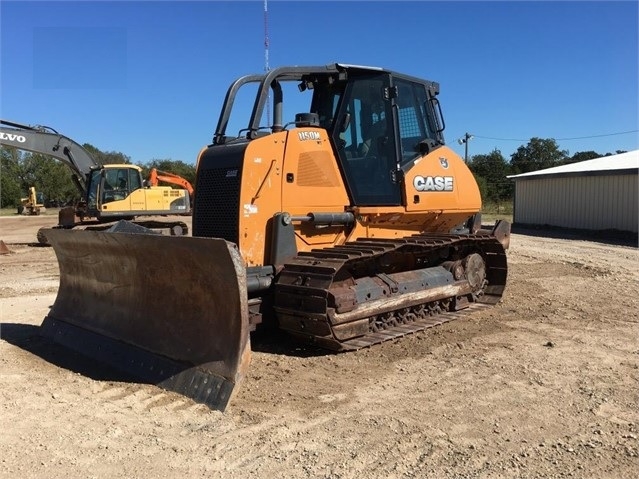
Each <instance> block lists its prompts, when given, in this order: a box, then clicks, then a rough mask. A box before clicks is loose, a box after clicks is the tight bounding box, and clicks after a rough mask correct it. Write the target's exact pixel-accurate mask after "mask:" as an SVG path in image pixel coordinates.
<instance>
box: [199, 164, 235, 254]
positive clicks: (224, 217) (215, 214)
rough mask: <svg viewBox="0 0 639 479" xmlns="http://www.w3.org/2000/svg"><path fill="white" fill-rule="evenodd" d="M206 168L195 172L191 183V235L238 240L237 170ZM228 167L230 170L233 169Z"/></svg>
mask: <svg viewBox="0 0 639 479" xmlns="http://www.w3.org/2000/svg"><path fill="white" fill-rule="evenodd" d="M233 170H234V174H229V168H228V167H224V168H210V169H206V170H201V171H200V172H199V173H198V180H197V183H196V186H195V192H196V200H195V207H194V212H193V236H205V237H210V238H224V239H225V240H227V241H231V242H233V243H236V244H237V243H238V236H239V235H238V221H239V204H240V178H241V177H242V175H241V171H238V169H237V168H235V169H233ZM233 170H231V171H233Z"/></svg>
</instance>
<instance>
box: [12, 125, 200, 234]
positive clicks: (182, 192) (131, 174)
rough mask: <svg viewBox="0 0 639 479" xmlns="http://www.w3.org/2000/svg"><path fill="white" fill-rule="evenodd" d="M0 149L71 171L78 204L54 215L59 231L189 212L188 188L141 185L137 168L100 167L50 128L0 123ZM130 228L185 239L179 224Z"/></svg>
mask: <svg viewBox="0 0 639 479" xmlns="http://www.w3.org/2000/svg"><path fill="white" fill-rule="evenodd" d="M0 145H2V146H8V147H13V148H17V149H19V150H24V151H29V152H32V153H39V154H43V155H47V156H51V157H53V158H55V159H57V160H59V161H61V162H62V163H64V164H65V165H66V166H67V167H69V168H70V169H71V171H72V180H73V183H74V184H75V186H76V187H77V189H78V191H79V193H80V196H81V200H80V202H78V203H77V204H76V206H75V207H69V208H63V209H62V210H60V213H59V216H58V220H59V221H58V223H59V224H58V227H59V228H67V229H68V228H73V227H76V226H80V225H90V224H99V225H101V226H93V228H95V229H105V228H107V227H108V223H111V224H112V223H114V222H116V221H119V220H133V219H134V218H137V217H141V216H142V217H144V216H157V215H185V214H190V212H191V195H192V192H193V191H192V188H191V190H190V191H187V189H184V188H180V189H174V188H171V187H169V186H158V183H157V180H156V181H155V183H154V184H151V183H150V182H147V183H146V184H145V183H144V180H143V178H142V168H140V167H139V166H137V165H131V164H107V165H100V164H98V162H97V161H96V160H95V159H94V158H93V157H92V156H91V154H90V153H89V152H88V151H87V150H86V149H85V148H83V147H82V146H81V145H79V144H78V143H76V142H75V141H73V140H72V139H70V138H68V137H66V136H64V135H61V134H59V133H58V132H57V131H56V130H54V129H53V128H50V127H44V126H29V125H24V124H21V123H16V122H13V121H8V120H0ZM178 178H179V177H178ZM180 179H181V178H180ZM184 181H186V180H184ZM176 182H177V181H176V180H174V181H173V183H176ZM187 183H188V182H187ZM188 187H190V184H189V185H188ZM135 223H136V224H137V225H139V226H143V227H147V228H153V229H166V230H168V232H169V233H170V234H171V235H186V234H188V226H187V224H186V223H185V222H183V221H169V220H167V221H156V220H146V221H145V220H136V221H135ZM38 240H39V241H40V242H41V243H45V244H46V242H47V238H46V235H45V234H44V230H41V231H39V232H38Z"/></svg>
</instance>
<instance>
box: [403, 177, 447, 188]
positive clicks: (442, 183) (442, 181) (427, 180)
mask: <svg viewBox="0 0 639 479" xmlns="http://www.w3.org/2000/svg"><path fill="white" fill-rule="evenodd" d="M413 186H414V187H415V189H416V190H417V191H453V177H452V176H416V177H415V179H414V180H413Z"/></svg>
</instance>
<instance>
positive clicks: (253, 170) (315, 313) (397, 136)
mask: <svg viewBox="0 0 639 479" xmlns="http://www.w3.org/2000/svg"><path fill="white" fill-rule="evenodd" d="M246 88H249V90H248V91H249V92H255V99H254V102H253V105H252V109H251V111H246V112H242V107H241V106H239V105H240V102H237V103H238V105H236V102H235V100H236V98H237V97H238V92H239V91H240V90H243V89H246ZM243 91H245V90H243ZM285 93H286V94H285ZM438 94H439V84H438V83H436V82H432V81H427V80H423V79H420V78H417V77H413V76H410V75H406V74H402V73H397V72H394V71H391V70H387V69H383V68H378V67H367V66H358V65H348V64H338V63H335V64H329V65H326V66H308V67H304V66H290V67H279V68H274V69H272V70H270V71H268V72H267V73H264V74H258V75H247V76H243V77H240V78H238V79H237V80H236V81H234V82H233V83H232V84H231V85H230V87H229V89H228V91H227V93H226V97H225V99H224V103H223V105H222V109H221V112H220V116H219V120H218V123H217V128H216V130H215V133H214V135H213V140H212V142H211V143H210V144H209V145H207V146H206V147H204V148H203V149H202V150H201V152H200V154H199V157H198V162H197V165H198V166H197V175H196V178H197V179H196V182H195V189H196V191H197V201H196V202H195V205H194V209H193V232H192V236H191V237H171V236H161V235H153V234H149V232H148V231H146V230H144V229H137V228H134V227H133V226H132V225H130V224H128V223H127V222H121V224H120V225H119V226H118V227H116V228H113V229H112V230H110V231H74V230H60V229H59V230H52V231H50V232H47V235H49V234H50V240H51V242H52V244H53V247H54V249H55V252H56V255H57V258H58V263H59V267H60V287H59V290H58V294H57V298H56V300H55V303H54V305H53V307H52V308H51V310H50V312H49V314H48V315H47V316H46V317H45V318H44V320H43V323H42V325H41V331H42V334H43V335H44V336H45V337H48V338H51V339H52V340H53V341H55V342H56V343H58V344H61V345H63V346H66V347H69V348H72V349H74V350H75V351H78V352H80V353H82V354H84V355H87V356H90V357H92V358H95V359H97V360H99V361H102V362H104V363H106V364H109V365H110V366H112V367H115V368H117V369H119V370H122V371H125V372H126V373H128V375H134V376H135V377H137V378H139V379H140V380H141V381H143V382H151V383H153V384H156V385H158V386H160V387H162V388H164V389H168V390H172V391H177V392H179V393H180V394H182V395H185V396H188V397H190V398H192V399H193V400H195V401H197V402H200V403H204V404H207V405H208V406H209V407H211V408H214V409H218V410H221V411H224V410H225V409H226V408H227V406H228V405H229V404H230V403H231V402H232V398H233V396H234V394H235V393H236V392H237V390H238V386H239V385H240V384H241V381H242V378H243V377H244V376H245V375H246V372H247V370H248V367H249V364H250V356H251V336H254V334H252V333H253V331H257V330H259V329H262V328H266V327H270V328H276V329H274V331H276V332H277V333H276V334H281V335H282V336H281V337H282V338H284V337H285V336H286V337H291V338H293V339H294V340H299V341H301V342H303V343H305V344H310V345H313V346H312V347H319V348H323V349H325V350H326V351H327V354H331V353H332V352H333V353H334V352H344V351H353V350H358V349H360V348H367V347H375V345H377V344H379V343H382V342H384V341H389V340H400V339H398V338H401V337H402V336H404V335H407V334H412V333H417V332H419V331H423V330H425V329H427V328H431V327H433V326H436V325H438V324H442V323H444V322H447V321H451V320H453V319H456V318H460V317H463V316H464V315H467V314H469V313H471V312H473V311H476V310H478V309H481V308H485V307H491V306H492V305H494V304H496V303H498V302H499V301H500V299H501V297H502V295H503V292H504V289H505V285H506V279H507V259H506V251H507V249H508V246H509V241H510V224H509V223H508V222H505V221H497V222H495V224H494V225H491V226H487V227H485V226H484V225H482V222H481V214H480V211H481V205H482V202H481V197H480V192H479V188H478V186H477V183H476V181H475V179H474V177H473V175H472V173H471V172H470V170H469V169H468V167H467V166H466V164H465V163H464V161H463V159H461V158H460V157H459V156H458V155H457V154H456V153H455V152H454V151H453V150H452V149H450V148H449V147H447V146H446V145H445V142H444V137H443V131H444V119H443V115H442V111H441V106H440V102H439V100H438V98H437V96H438ZM302 99H306V100H302ZM242 105H244V103H242ZM271 108H272V117H271V116H270V115H269V112H270V110H271ZM238 109H239V111H236V110H238ZM265 110H266V114H265ZM291 110H292V111H296V112H300V111H301V112H300V113H296V114H293V115H290V116H287V115H289V114H290V113H286V114H285V111H286V112H290V111H291ZM232 112H233V113H234V116H233V118H238V115H237V114H238V113H239V118H242V119H243V122H242V123H239V124H238V125H237V126H235V127H234V128H237V130H235V129H233V130H232V129H231V126H230V125H231V124H232V123H231V113H232ZM242 113H244V114H242ZM285 119H287V120H290V121H285ZM165 271H171V276H170V280H169V278H167V275H166V274H165Z"/></svg>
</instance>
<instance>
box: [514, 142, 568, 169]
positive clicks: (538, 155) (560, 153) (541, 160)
mask: <svg viewBox="0 0 639 479" xmlns="http://www.w3.org/2000/svg"><path fill="white" fill-rule="evenodd" d="M567 157H568V152H567V151H566V150H560V149H559V145H557V142H556V141H555V140H554V139H552V138H549V139H542V138H531V139H530V141H529V142H528V144H527V145H525V146H523V145H522V146H520V147H519V148H517V151H516V152H515V153H513V154H512V155H510V165H511V167H512V172H513V173H514V174H520V173H528V172H529V171H537V170H543V169H546V168H552V167H553V166H558V165H561V164H563V162H564V161H565V160H566V158H567Z"/></svg>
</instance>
